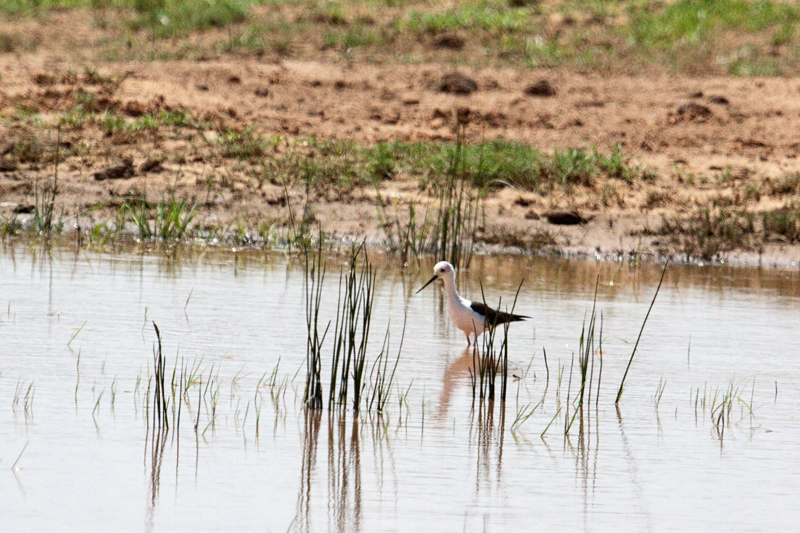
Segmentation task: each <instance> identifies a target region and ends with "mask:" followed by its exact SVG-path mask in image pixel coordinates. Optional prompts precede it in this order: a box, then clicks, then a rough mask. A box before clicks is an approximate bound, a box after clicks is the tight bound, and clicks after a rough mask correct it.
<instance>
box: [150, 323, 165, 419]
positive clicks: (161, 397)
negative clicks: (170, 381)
mask: <svg viewBox="0 0 800 533" xmlns="http://www.w3.org/2000/svg"><path fill="white" fill-rule="evenodd" d="M153 329H155V331H156V339H157V343H156V346H154V347H153V382H154V385H155V387H154V389H153V401H152V405H153V428H154V429H155V428H158V430H159V431H161V430H162V428H163V429H164V430H167V429H169V419H168V412H169V400H168V399H167V393H166V360H165V358H164V354H163V351H162V347H161V332H160V331H159V329H158V326H157V325H156V323H155V322H153ZM149 388H150V387H149V385H148V390H149Z"/></svg>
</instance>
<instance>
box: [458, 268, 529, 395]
mask: <svg viewBox="0 0 800 533" xmlns="http://www.w3.org/2000/svg"><path fill="white" fill-rule="evenodd" d="M523 282H524V280H522V281H520V284H519V286H518V287H517V292H516V294H514V301H513V302H512V304H511V310H510V311H507V312H508V313H509V314H513V313H514V309H515V308H516V306H517V299H518V298H519V291H520V290H521V289H522V283H523ZM481 297H482V298H483V305H486V296H485V295H484V293H483V285H481ZM502 303H503V302H502V299H500V300H499V301H498V302H497V309H498V310H499V309H500V308H501V306H502ZM487 307H488V306H487ZM499 319H500V313H497V314H495V317H494V321H493V322H492V323H491V324H490V325H489V329H488V331H487V332H486V333H484V335H483V337H482V342H481V344H480V348H479V347H478V341H477V337H478V333H479V332H478V331H477V330H476V331H475V338H476V340H475V344H474V346H473V350H472V368H471V369H470V379H471V381H472V397H473V399H474V398H475V390H476V388H477V390H478V395H479V397H480V398H481V399H484V398H487V399H489V400H494V399H495V389H496V380H497V376H498V374H499V375H500V400H501V401H502V402H505V401H506V393H507V390H508V330H509V327H510V326H511V324H510V322H505V323H503V334H502V337H501V339H500V340H498V339H497V326H498V320H499ZM497 342H499V343H500V346H499V347H496V344H497Z"/></svg>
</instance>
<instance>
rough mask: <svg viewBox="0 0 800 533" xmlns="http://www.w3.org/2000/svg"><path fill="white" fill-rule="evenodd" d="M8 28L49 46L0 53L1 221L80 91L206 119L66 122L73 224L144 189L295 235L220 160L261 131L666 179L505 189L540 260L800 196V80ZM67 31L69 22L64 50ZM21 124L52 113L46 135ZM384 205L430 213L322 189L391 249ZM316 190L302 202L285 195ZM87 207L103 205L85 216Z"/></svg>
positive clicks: (412, 187) (785, 260) (68, 205)
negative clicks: (589, 164)
mask: <svg viewBox="0 0 800 533" xmlns="http://www.w3.org/2000/svg"><path fill="white" fill-rule="evenodd" d="M2 24H3V25H5V26H6V29H8V25H13V26H14V27H15V28H16V31H17V34H20V25H22V24H24V25H27V26H26V27H25V28H24V32H23V33H22V34H24V35H35V36H38V37H37V38H39V39H40V42H39V44H38V45H37V46H36V47H31V49H27V48H25V47H24V46H21V47H20V48H19V49H17V50H15V51H13V52H9V53H4V54H2V55H0V113H2V115H3V117H5V118H4V119H3V120H2V122H1V123H0V152H3V157H4V159H3V161H2V162H3V164H2V165H0V169H1V170H2V172H0V213H2V214H3V215H4V216H6V217H8V216H11V213H12V212H13V211H15V210H16V211H17V212H21V213H24V211H25V210H26V209H25V207H26V206H30V205H31V204H32V203H33V202H34V201H35V197H34V195H35V193H36V192H37V190H38V189H37V187H39V186H40V184H41V183H43V181H44V180H45V179H47V178H48V177H50V176H52V173H53V170H52V167H51V166H50V165H45V164H41V163H40V162H39V163H37V162H36V161H35V160H33V161H26V160H20V161H16V160H15V161H11V160H10V154H11V153H12V150H14V147H15V146H18V145H19V143H20V142H21V141H23V140H25V139H31V138H36V139H38V140H39V141H41V142H43V143H49V144H50V145H51V146H52V145H53V144H54V143H55V128H54V124H55V123H56V122H57V120H58V117H62V116H63V115H64V114H65V113H68V112H69V111H70V110H72V109H74V108H75V106H76V105H77V104H78V103H79V99H80V97H79V95H80V94H82V93H91V94H93V95H94V96H95V98H94V99H93V100H92V101H91V102H90V105H91V106H95V107H96V109H95V111H97V112H100V111H105V110H113V111H115V112H116V113H117V114H119V115H121V116H124V117H137V116H141V115H142V114H145V113H152V112H155V111H159V110H172V111H177V110H184V111H187V112H188V113H189V114H191V116H192V117H194V118H195V119H197V120H200V121H204V122H205V123H207V124H209V125H210V126H209V127H207V128H205V129H203V130H202V131H199V132H198V133H197V134H196V135H189V134H186V135H166V134H159V133H153V132H148V131H143V132H138V133H136V134H135V135H128V136H120V135H116V134H115V135H111V136H108V135H104V134H103V133H102V130H101V129H99V128H93V127H81V128H73V129H69V128H65V129H64V131H63V133H62V142H63V143H64V145H65V146H66V147H67V148H68V149H67V150H65V157H64V160H63V163H62V165H61V166H60V168H59V174H58V178H59V196H58V206H59V209H62V210H63V211H64V213H65V215H66V217H67V218H66V220H67V223H68V224H69V225H74V224H80V225H81V226H82V227H86V225H91V224H96V223H99V222H102V221H103V220H106V219H107V218H109V217H112V216H113V213H114V209H117V208H118V206H119V205H120V204H119V202H118V201H112V200H113V199H114V198H119V197H123V196H124V195H126V194H128V193H130V192H131V191H138V192H141V191H147V193H148V194H149V195H152V196H154V197H158V196H159V195H160V194H161V193H163V192H164V191H171V192H175V193H176V194H180V195H181V196H186V197H194V198H199V199H201V200H202V204H201V211H200V215H199V218H198V222H200V223H203V224H212V223H218V224H222V225H226V224H227V225H231V224H237V223H240V224H244V225H246V226H248V227H251V228H252V227H253V226H255V225H256V223H257V222H258V221H265V220H266V221H271V220H272V221H277V222H279V223H280V222H281V221H283V222H285V220H286V211H287V205H286V204H287V199H286V198H285V197H284V193H283V191H282V189H281V187H279V186H277V185H273V184H270V183H269V182H265V181H263V180H258V179H256V178H255V177H254V174H253V172H254V171H253V168H254V166H253V165H252V164H250V163H243V162H242V161H238V160H236V159H231V158H225V157H221V156H219V155H218V154H216V153H215V152H214V149H213V147H214V140H215V139H216V138H217V137H218V136H219V134H220V132H223V131H227V130H237V131H242V130H244V129H246V128H252V129H253V131H254V132H255V133H257V134H259V135H264V136H276V137H281V138H283V139H295V138H335V139H352V140H355V141H356V142H358V143H362V144H371V143H376V142H379V141H387V140H388V141H391V140H403V141H424V142H430V141H433V142H436V141H446V140H447V141H452V140H454V137H455V133H454V132H455V125H456V120H457V116H461V117H462V118H463V119H465V120H467V121H468V123H469V124H468V126H467V130H466V131H467V137H468V139H469V141H470V142H479V141H481V140H487V141H488V140H492V139H498V138H500V139H505V140H509V141H518V142H522V143H525V144H528V145H531V146H533V147H536V148H538V149H540V150H542V151H545V152H548V151H552V150H553V149H556V148H564V147H585V148H589V149H591V148H592V147H596V148H597V149H598V150H600V151H603V152H609V151H610V150H611V149H612V147H614V146H616V145H620V146H621V147H622V151H623V153H624V154H625V155H626V157H627V158H628V163H629V164H631V165H639V166H641V167H643V168H646V169H648V170H651V171H652V173H653V177H652V178H651V179H648V180H636V181H634V182H633V183H631V184H628V183H626V182H623V181H621V180H612V179H609V180H606V181H600V182H598V183H595V184H593V185H591V186H587V187H571V188H564V189H557V190H554V191H548V193H546V194H544V193H537V192H535V191H520V190H516V189H514V188H510V187H506V188H501V189H496V190H493V191H492V192H491V193H490V195H489V197H488V198H487V200H486V203H485V206H486V213H487V217H486V222H485V224H484V227H483V228H482V237H483V239H484V240H485V241H486V242H488V243H490V244H492V243H494V244H500V245H503V244H509V245H520V246H522V247H535V242H536V241H537V237H536V236H541V235H543V234H547V235H549V236H551V237H552V238H553V239H554V240H555V243H556V244H555V248H557V249H559V250H561V251H564V252H577V253H589V254H593V253H601V254H614V253H629V252H634V253H654V252H658V251H668V252H669V251H672V252H678V253H680V252H681V250H679V249H678V248H676V246H677V245H676V244H675V242H676V241H675V239H673V238H672V237H674V236H670V235H656V234H657V233H659V232H658V231H656V230H657V229H658V228H659V227H660V225H661V221H662V220H663V219H664V218H666V219H685V218H686V217H690V216H692V215H693V214H694V213H696V211H697V210H698V206H710V207H720V206H722V207H725V206H729V207H735V208H739V209H745V210H747V211H749V212H752V213H759V212H761V211H765V210H771V209H778V208H783V207H785V206H786V205H788V203H790V202H792V201H794V199H795V196H794V195H796V194H797V193H798V191H796V190H794V191H787V190H785V188H781V187H779V186H777V185H776V184H778V183H780V181H781V180H782V179H784V178H785V177H786V176H789V175H791V174H793V173H796V172H800V159H798V154H800V137H798V133H800V80H798V79H796V78H777V77H776V78H730V77H714V76H703V77H693V76H687V75H667V74H663V75H658V74H653V73H652V72H647V73H643V74H641V75H635V76H634V75H615V74H609V75H601V74H586V73H579V72H575V71H574V70H571V69H540V70H522V69H511V68H508V69H493V68H480V69H474V68H467V67H464V68H454V67H452V66H449V65H445V64H441V63H432V64H390V63H378V64H372V63H366V62H358V61H346V60H344V59H341V58H339V59H333V60H332V59H330V58H324V59H323V60H320V61H315V60H311V59H302V60H296V59H295V60H291V59H275V58H265V57H261V58H259V57H257V56H252V55H249V56H241V55H235V54H219V55H216V56H213V57H207V58H203V59H202V60H163V61H147V62H144V61H132V62H114V61H107V60H102V59H99V58H98V57H96V55H92V54H91V53H90V51H88V50H87V48H86V47H90V46H91V45H92V44H93V43H97V42H98V41H99V39H100V37H99V35H98V31H99V30H97V29H96V28H94V27H92V26H90V25H87V24H85V23H83V22H82V21H81V20H80V19H79V18H78V17H77V16H76V15H74V14H70V13H69V12H65V13H56V14H54V15H52V16H50V17H48V18H47V19H42V20H38V21H28V22H24V23H22V22H4V23H2ZM65 28H74V31H73V32H71V33H70V35H69V38H67V36H65V33H64V30H65ZM431 46H434V45H431ZM455 71H457V72H459V73H460V74H462V75H464V76H466V77H468V78H470V79H471V80H473V81H474V83H475V87H474V90H471V91H469V90H463V91H461V90H459V91H445V90H443V85H442V80H443V76H445V75H447V74H451V73H453V72H455ZM543 82H546V84H545V83H543ZM553 92H554V93H555V94H552V93H553ZM25 113H28V114H38V116H39V117H40V119H41V121H39V122H37V121H36V120H33V119H31V118H30V116H28V115H25ZM26 117H27V118H26ZM42 121H43V122H42ZM280 149H281V148H280V146H278V147H277V148H276V150H280ZM264 157H271V155H270V154H267V155H265V156H264ZM148 161H149V165H145V167H143V166H142V165H143V164H144V163H146V162H148ZM120 164H122V165H123V166H124V167H127V170H126V169H125V168H122V169H120V170H119V175H114V176H113V177H112V178H111V179H96V176H95V175H94V173H96V172H98V171H108V169H109V168H110V167H114V166H115V165H120ZM112 174H113V172H112ZM101 176H102V175H101ZM376 194H380V195H381V196H382V197H384V198H395V199H397V201H398V202H399V204H400V205H402V204H403V203H404V202H412V201H413V202H417V203H423V204H424V203H425V202H430V201H431V199H430V198H429V197H428V196H427V194H428V193H427V192H426V191H424V190H421V189H420V187H419V183H418V180H417V178H413V177H409V176H403V175H402V174H401V175H398V176H396V177H395V178H394V179H392V180H387V181H383V182H382V183H381V188H380V190H379V191H377V192H376V191H375V190H374V189H373V188H372V187H371V186H370V187H363V188H360V189H357V190H355V191H352V192H349V193H348V194H330V195H326V194H318V195H316V196H315V197H314V198H313V209H314V212H315V213H316V217H317V219H318V220H319V221H320V222H321V223H322V224H323V226H324V227H325V228H326V229H327V230H328V231H334V232H336V233H337V234H340V235H343V234H349V235H354V236H359V237H361V236H366V237H370V238H378V237H379V236H380V235H379V230H378V218H377V212H376ZM301 195H302V191H300V190H292V191H291V195H290V196H292V197H297V198H299V197H300V196H301ZM288 201H289V202H290V203H291V202H292V201H293V200H292V198H290V199H289V200H288ZM92 206H100V207H99V208H96V209H94V210H91V211H90V212H86V210H87V208H89V207H92ZM556 211H562V212H571V213H577V214H579V216H580V218H581V219H583V222H582V223H580V224H577V225H560V224H553V223H552V222H550V221H548V218H547V216H546V215H547V214H552V213H553V212H556ZM81 213H82V217H79V218H77V217H76V215H78V214H81ZM553 220H556V219H553ZM670 247H672V248H670ZM798 250H799V249H798V247H797V246H796V245H793V244H791V243H789V242H779V241H773V242H766V243H763V245H760V246H758V247H744V248H740V249H737V250H733V251H730V252H728V253H725V254H724V256H723V255H720V256H719V257H724V258H727V259H728V260H734V261H735V260H741V261H748V262H753V261H758V260H759V259H760V260H762V261H765V262H767V263H772V264H781V265H792V264H795V265H796V264H797V263H796V261H797V259H798V258H800V252H799V251H798ZM719 257H718V258H719Z"/></svg>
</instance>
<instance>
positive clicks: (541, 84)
mask: <svg viewBox="0 0 800 533" xmlns="http://www.w3.org/2000/svg"><path fill="white" fill-rule="evenodd" d="M524 92H525V94H527V95H528V96H541V97H544V98H547V97H550V96H555V95H556V89H555V87H553V86H552V85H551V84H550V82H549V81H547V80H539V81H537V82H536V83H532V84H531V85H528V86H527V87H525V89H524Z"/></svg>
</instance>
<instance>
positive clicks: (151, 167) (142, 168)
mask: <svg viewBox="0 0 800 533" xmlns="http://www.w3.org/2000/svg"><path fill="white" fill-rule="evenodd" d="M163 162H164V161H163V160H162V159H158V158H149V157H148V158H147V159H146V160H145V162H144V163H142V164H141V165H139V172H140V173H141V174H147V173H148V172H153V173H155V172H161V171H162V170H164V166H163V164H162V163H163Z"/></svg>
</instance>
